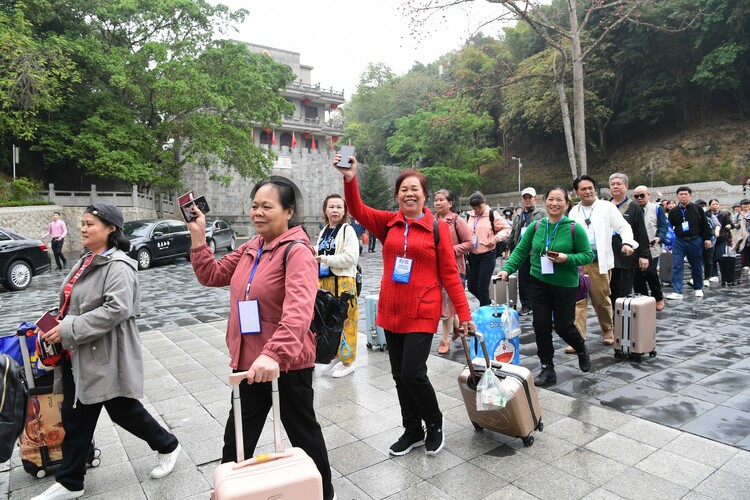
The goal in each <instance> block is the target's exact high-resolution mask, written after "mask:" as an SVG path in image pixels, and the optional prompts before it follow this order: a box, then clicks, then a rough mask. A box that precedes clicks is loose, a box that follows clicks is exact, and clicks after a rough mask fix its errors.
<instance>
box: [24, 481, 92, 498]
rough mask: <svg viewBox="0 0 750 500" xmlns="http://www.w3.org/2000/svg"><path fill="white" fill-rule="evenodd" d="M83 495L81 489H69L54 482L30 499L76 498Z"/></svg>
mask: <svg viewBox="0 0 750 500" xmlns="http://www.w3.org/2000/svg"><path fill="white" fill-rule="evenodd" d="M82 496H83V490H79V491H70V490H69V489H68V488H66V487H65V486H63V485H62V484H60V483H55V484H53V485H52V486H50V487H49V488H47V490H45V492H44V493H42V494H41V495H37V496H35V497H34V498H32V499H31V500H67V499H69V498H78V497H82Z"/></svg>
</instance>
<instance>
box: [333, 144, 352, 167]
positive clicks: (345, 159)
mask: <svg viewBox="0 0 750 500" xmlns="http://www.w3.org/2000/svg"><path fill="white" fill-rule="evenodd" d="M354 151H355V148H354V146H341V149H340V150H339V153H341V159H340V160H339V162H338V163H337V164H336V166H337V167H340V168H352V164H351V163H349V157H350V156H354Z"/></svg>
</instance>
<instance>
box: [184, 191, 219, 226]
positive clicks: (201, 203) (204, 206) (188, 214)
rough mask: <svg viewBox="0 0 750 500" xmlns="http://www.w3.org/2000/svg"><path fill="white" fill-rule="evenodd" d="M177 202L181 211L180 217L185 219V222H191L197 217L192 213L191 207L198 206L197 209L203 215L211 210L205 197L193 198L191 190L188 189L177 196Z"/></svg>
mask: <svg viewBox="0 0 750 500" xmlns="http://www.w3.org/2000/svg"><path fill="white" fill-rule="evenodd" d="M177 202H178V203H179V204H180V211H181V212H182V217H183V219H185V222H191V221H194V220H195V219H197V218H198V217H197V216H196V215H195V214H194V213H193V207H198V210H200V211H201V213H203V214H204V215H205V214H207V213H208V212H210V211H211V209H210V208H209V206H208V202H207V201H206V197H205V196H199V197H197V198H195V197H194V196H193V192H192V191H188V192H187V193H185V194H183V195H182V196H180V197H179V198H177Z"/></svg>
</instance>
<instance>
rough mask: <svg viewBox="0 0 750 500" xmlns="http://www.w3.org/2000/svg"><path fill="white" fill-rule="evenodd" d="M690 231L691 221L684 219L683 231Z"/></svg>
mask: <svg viewBox="0 0 750 500" xmlns="http://www.w3.org/2000/svg"><path fill="white" fill-rule="evenodd" d="M688 231H690V223H689V222H688V221H686V220H684V221H682V232H683V233H687V232H688Z"/></svg>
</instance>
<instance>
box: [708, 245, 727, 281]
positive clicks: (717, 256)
mask: <svg viewBox="0 0 750 500" xmlns="http://www.w3.org/2000/svg"><path fill="white" fill-rule="evenodd" d="M726 253H727V240H724V239H722V240H717V241H716V245H714V246H713V248H711V276H712V277H713V276H719V268H720V267H721V258H722V257H723V256H724V254H726Z"/></svg>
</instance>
